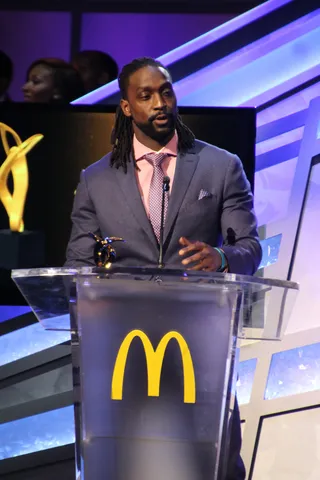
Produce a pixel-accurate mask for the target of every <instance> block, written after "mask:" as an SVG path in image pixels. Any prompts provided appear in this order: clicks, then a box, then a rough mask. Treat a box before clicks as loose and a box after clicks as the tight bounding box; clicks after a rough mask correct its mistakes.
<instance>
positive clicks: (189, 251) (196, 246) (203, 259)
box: [179, 237, 221, 272]
mask: <svg viewBox="0 0 320 480" xmlns="http://www.w3.org/2000/svg"><path fill="white" fill-rule="evenodd" d="M179 243H180V245H182V246H183V248H181V250H179V255H180V256H181V257H185V256H186V255H189V256H188V257H187V258H184V259H183V260H182V261H181V263H182V265H184V266H188V265H190V264H194V265H193V266H192V267H191V266H189V267H187V268H188V270H204V271H206V272H215V271H217V270H218V269H219V268H220V267H221V257H220V255H219V253H218V252H217V251H216V250H215V249H214V248H213V247H211V246H210V245H208V244H207V243H204V242H198V241H196V242H190V240H188V239H187V238H185V237H181V238H180V239H179Z"/></svg>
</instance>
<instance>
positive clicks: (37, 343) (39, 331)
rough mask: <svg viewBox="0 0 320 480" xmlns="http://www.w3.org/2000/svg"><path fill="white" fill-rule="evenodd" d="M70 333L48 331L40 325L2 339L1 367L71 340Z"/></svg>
mask: <svg viewBox="0 0 320 480" xmlns="http://www.w3.org/2000/svg"><path fill="white" fill-rule="evenodd" d="M70 338H71V337H70V332H66V331H62V332H61V331H58V332H53V331H47V330H45V329H44V328H43V326H42V325H41V324H40V323H34V324H33V325H30V326H28V327H24V328H21V329H20V330H15V331H14V332H11V333H8V334H6V335H2V336H1V337H0V366H1V365H6V364H8V363H10V362H14V361H16V360H19V359H21V358H24V357H27V356H28V355H32V354H33V353H37V352H41V351H42V350H45V349H46V348H50V347H54V346H56V345H59V344H60V343H63V342H66V341H68V340H70Z"/></svg>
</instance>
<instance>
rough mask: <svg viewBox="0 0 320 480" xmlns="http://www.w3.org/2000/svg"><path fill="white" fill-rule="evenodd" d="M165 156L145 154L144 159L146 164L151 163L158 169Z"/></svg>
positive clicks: (163, 154)
mask: <svg viewBox="0 0 320 480" xmlns="http://www.w3.org/2000/svg"><path fill="white" fill-rule="evenodd" d="M166 156H167V153H147V155H146V156H145V158H146V160H148V162H150V163H152V165H153V166H154V167H159V165H161V162H162V161H163V159H164V158H165V157H166Z"/></svg>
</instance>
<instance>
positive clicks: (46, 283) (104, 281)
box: [12, 265, 299, 339]
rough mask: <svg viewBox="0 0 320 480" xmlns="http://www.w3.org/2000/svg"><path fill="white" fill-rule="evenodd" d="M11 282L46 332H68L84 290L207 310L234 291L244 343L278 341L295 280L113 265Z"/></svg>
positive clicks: (34, 272) (26, 273)
mask: <svg viewBox="0 0 320 480" xmlns="http://www.w3.org/2000/svg"><path fill="white" fill-rule="evenodd" d="M12 279H13V280H14V282H15V283H16V285H17V287H18V288H19V290H20V291H21V293H22V294H23V296H24V297H25V299H26V300H27V302H28V304H29V305H30V307H31V308H32V309H33V311H34V313H35V315H36V317H37V318H38V320H39V321H40V322H41V323H42V325H43V326H44V328H46V329H49V330H72V328H71V326H70V315H69V309H70V301H71V302H74V301H75V299H76V298H77V299H78V300H79V295H80V294H81V295H82V296H83V295H87V294H88V295H89V292H90V295H91V298H93V297H95V298H102V297H104V298H111V297H112V298H116V297H117V298H119V297H121V298H122V297H123V298H134V297H137V296H140V298H141V299H143V298H148V299H150V298H151V297H152V296H154V298H155V297H157V298H160V297H163V300H164V301H166V300H169V299H172V300H173V301H177V302H178V301H184V302H186V301H187V302H189V301H190V302H199V304H200V303H201V302H203V301H205V302H207V301H209V302H212V305H213V306H214V302H216V303H217V302H218V301H220V300H221V299H222V298H223V299H224V301H225V300H226V299H227V297H228V296H229V300H230V301H231V298H233V299H234V298H235V292H236V295H238V297H239V296H240V297H241V301H240V304H241V305H240V304H239V305H240V306H239V307H238V306H237V309H239V311H241V315H240V316H241V321H240V323H239V325H240V327H239V336H240V337H241V338H246V339H280V338H281V336H282V335H283V333H284V331H285V328H286V325H287V323H288V319H289V316H290V312H291V310H292V306H293V303H294V299H295V294H296V293H297V291H298V289H299V286H298V284H297V283H295V282H290V281H282V280H277V279H266V278H263V277H253V276H247V275H236V274H230V273H227V274H222V273H211V272H195V271H186V270H181V269H172V268H168V269H167V268H164V269H159V268H156V267H120V266H116V265H113V266H112V267H111V268H110V269H105V268H95V267H81V268H35V269H23V270H13V271H12ZM90 295H89V296H90ZM89 296H88V298H89ZM240 297H239V298H240ZM233 301H234V300H233ZM237 305H238V304H237ZM212 308H214V307H212Z"/></svg>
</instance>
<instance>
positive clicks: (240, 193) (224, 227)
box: [221, 155, 262, 275]
mask: <svg viewBox="0 0 320 480" xmlns="http://www.w3.org/2000/svg"><path fill="white" fill-rule="evenodd" d="M221 231H222V236H223V247H222V248H223V250H224V252H225V254H226V256H227V259H228V263H229V271H230V272H231V273H238V274H243V275H252V274H254V273H255V272H256V270H257V269H258V267H259V264H260V261H261V256H262V251H261V246H260V243H259V237H258V231H257V220H256V216H255V213H254V209H253V195H252V192H251V188H250V184H249V182H248V180H247V178H246V175H245V173H244V171H243V167H242V163H241V161H240V159H239V158H238V157H237V156H236V155H232V157H231V160H230V163H229V167H228V170H227V173H226V177H225V184H224V193H223V204H222V215H221Z"/></svg>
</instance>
